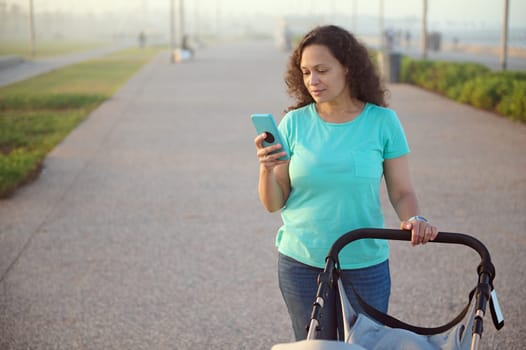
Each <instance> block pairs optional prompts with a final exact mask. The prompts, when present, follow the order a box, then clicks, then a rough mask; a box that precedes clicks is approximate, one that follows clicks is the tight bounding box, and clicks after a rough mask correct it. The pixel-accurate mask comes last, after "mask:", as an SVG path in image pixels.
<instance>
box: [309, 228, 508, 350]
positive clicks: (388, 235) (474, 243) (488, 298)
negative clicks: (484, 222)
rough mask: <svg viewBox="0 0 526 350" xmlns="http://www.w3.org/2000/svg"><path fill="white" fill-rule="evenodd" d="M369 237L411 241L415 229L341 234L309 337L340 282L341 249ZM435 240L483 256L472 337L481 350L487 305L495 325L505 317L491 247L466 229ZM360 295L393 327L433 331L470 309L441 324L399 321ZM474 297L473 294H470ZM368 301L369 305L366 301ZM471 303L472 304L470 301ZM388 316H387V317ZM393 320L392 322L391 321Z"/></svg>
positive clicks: (322, 280)
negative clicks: (496, 288)
mask: <svg viewBox="0 0 526 350" xmlns="http://www.w3.org/2000/svg"><path fill="white" fill-rule="evenodd" d="M366 238H376V239H387V240H398V241H410V240H411V232H410V231H404V230H393V229H375V228H364V229H358V230H354V231H350V232H348V233H346V234H344V235H343V236H342V237H340V238H339V239H338V240H337V241H336V242H335V243H334V244H333V245H332V247H331V249H330V251H329V254H328V256H327V258H326V264H325V268H324V271H323V272H321V273H320V274H319V276H318V290H317V295H316V299H315V301H314V303H313V308H312V313H311V319H310V324H309V326H308V335H307V341H312V340H316V337H317V333H318V331H319V330H320V329H321V328H320V327H321V324H320V316H321V311H322V309H323V307H324V305H325V301H326V300H327V297H328V294H329V291H330V289H331V288H335V285H336V283H334V282H335V280H336V278H335V276H336V274H337V273H338V271H339V258H338V255H339V253H340V251H341V250H342V249H343V248H344V247H345V246H346V245H347V244H349V243H351V242H353V241H356V240H359V239H366ZM431 242H433V243H449V244H461V245H465V246H468V247H470V248H472V249H474V250H475V251H476V252H477V253H478V254H479V256H480V258H481V262H480V264H479V266H478V268H477V273H478V276H479V278H478V283H477V286H476V287H475V289H474V291H473V292H474V293H475V308H476V311H475V317H474V320H473V327H472V339H471V350H477V349H478V348H479V343H480V339H481V336H482V331H483V318H484V315H485V313H486V306H487V304H488V302H489V304H490V311H491V314H492V319H493V323H494V325H495V327H496V328H497V329H501V328H502V327H503V326H504V319H503V317H502V312H501V310H500V306H499V304H498V300H497V296H496V293H495V291H494V289H493V280H494V278H495V267H494V266H493V263H492V262H491V257H490V254H489V251H488V249H487V248H486V247H485V246H484V244H482V242H480V241H479V240H478V239H476V238H474V237H472V236H470V235H467V234H462V233H451V232H440V233H439V234H438V235H437V237H436V239H435V240H434V241H431ZM358 299H359V301H360V303H361V305H362V306H363V307H365V309H366V310H368V313H369V310H371V311H373V312H372V314H371V313H369V316H372V317H374V318H375V319H378V318H380V319H381V321H379V322H383V323H384V324H386V325H387V326H389V327H392V328H402V329H406V330H408V331H411V332H415V333H417V334H426V331H428V333H427V334H431V333H430V332H431V331H437V330H441V331H443V330H444V329H447V328H451V327H452V326H454V325H455V324H457V323H459V321H460V319H462V317H463V316H464V315H465V311H466V310H467V307H466V309H465V310H464V311H463V312H461V314H460V315H459V316H458V317H457V318H455V320H453V321H452V322H450V323H448V324H447V325H445V326H442V327H439V328H420V327H415V326H412V325H408V324H405V323H403V322H402V321H399V320H397V319H395V318H393V317H391V316H389V315H385V314H383V313H382V312H380V311H378V310H375V309H374V308H373V307H372V306H369V305H368V304H367V303H365V302H364V301H363V300H360V299H361V298H360V297H359V296H358ZM470 299H471V298H470ZM364 303H365V305H364ZM468 306H469V305H468ZM383 316H385V317H383ZM388 323H390V324H388Z"/></svg>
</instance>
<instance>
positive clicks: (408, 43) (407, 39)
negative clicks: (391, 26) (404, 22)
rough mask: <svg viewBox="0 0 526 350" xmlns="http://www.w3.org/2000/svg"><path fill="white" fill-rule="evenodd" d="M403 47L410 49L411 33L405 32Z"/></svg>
mask: <svg viewBox="0 0 526 350" xmlns="http://www.w3.org/2000/svg"><path fill="white" fill-rule="evenodd" d="M405 47H407V48H410V47H411V31H409V30H407V31H406V32H405Z"/></svg>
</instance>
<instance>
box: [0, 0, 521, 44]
mask: <svg viewBox="0 0 526 350" xmlns="http://www.w3.org/2000/svg"><path fill="white" fill-rule="evenodd" d="M29 3H30V1H29V0H0V15H1V16H3V17H2V18H3V19H5V18H6V17H5V16H7V18H8V19H9V18H10V21H11V22H10V24H9V26H8V25H4V26H0V35H2V36H4V37H5V36H6V35H8V36H13V35H14V33H15V29H13V28H15V27H16V28H17V29H16V30H17V31H18V32H20V34H21V35H22V36H23V35H24V34H23V32H24V30H25V29H24V28H25V27H27V22H23V20H22V17H23V15H24V14H27V13H28V12H29V10H28V8H29ZM171 3H173V4H174V5H175V11H176V12H177V11H178V9H179V4H180V0H173V1H171V0H111V1H108V0H91V1H82V2H81V1H71V0H33V6H34V12H35V17H36V23H37V30H38V31H39V33H40V35H41V36H54V37H67V36H69V35H72V34H73V33H75V30H69V29H67V28H64V27H62V28H61V27H60V25H59V24H57V22H60V23H62V24H63V26H66V24H68V23H70V22H71V21H72V17H75V18H76V19H75V21H76V22H78V23H77V24H76V30H77V31H78V34H79V35H80V33H81V32H82V33H86V32H91V34H93V35H99V36H104V35H106V36H111V35H113V36H114V35H115V33H117V32H119V33H120V34H122V33H124V32H129V33H130V35H131V33H132V32H134V33H137V32H138V31H141V30H144V31H146V32H150V33H152V35H155V36H156V37H158V39H159V40H166V38H167V36H168V33H167V32H168V31H169V20H170V16H169V12H170V4H171ZM183 4H184V14H185V16H184V25H185V32H188V33H190V34H193V35H207V34H215V35H218V34H235V35H244V34H247V33H249V34H254V33H259V34H261V33H265V32H266V33H269V34H270V35H271V34H272V31H273V28H275V27H276V23H277V21H278V19H279V18H284V19H285V20H287V21H288V22H290V24H291V26H292V29H293V31H294V29H296V31H304V30H306V29H307V28H309V27H311V26H313V25H317V24H326V23H335V24H338V25H342V26H346V27H348V28H349V29H351V30H353V31H354V32H356V33H357V34H358V35H365V36H366V35H369V36H370V35H375V34H377V33H378V23H379V16H380V14H381V13H382V11H381V10H380V9H381V4H383V18H384V20H383V22H382V23H383V25H384V26H385V28H392V29H394V30H403V31H411V32H413V33H414V34H415V35H418V34H419V30H420V26H421V16H422V6H423V5H422V4H423V0H396V1H395V0H383V1H382V0H327V1H321V0H318V1H313V0H265V1H243V0H184V2H183ZM503 4H504V0H428V30H429V31H438V32H443V33H444V34H445V36H449V37H459V38H460V40H462V39H465V40H471V39H473V38H477V40H479V41H484V40H486V41H488V42H490V41H491V42H492V43H493V41H495V40H498V39H499V37H500V30H501V27H502V20H503V11H504V5H503ZM509 4H510V5H509V6H510V10H509V27H510V40H511V43H512V45H516V46H521V47H524V46H526V0H510V1H509ZM17 14H18V16H19V17H20V20H19V21H16V20H15V19H14V17H16V16H17ZM87 17H89V18H90V20H89V21H90V23H91V26H92V28H91V29H92V30H86V28H83V27H82V26H81V24H80V22H82V20H81V18H87ZM46 18H47V20H46ZM50 18H54V20H50ZM57 18H60V20H58V21H57V20H56V19H57ZM6 21H7V20H4V22H6ZM94 21H95V22H96V23H97V24H96V25H95V27H96V28H94V26H93V24H94ZM19 22H20V23H19ZM13 23H14V24H13ZM2 32H3V33H2ZM134 35H135V34H134ZM15 36H16V35H15Z"/></svg>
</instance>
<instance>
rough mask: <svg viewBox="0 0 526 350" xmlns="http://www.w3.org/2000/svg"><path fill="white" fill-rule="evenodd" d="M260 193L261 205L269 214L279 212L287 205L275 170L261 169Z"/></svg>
mask: <svg viewBox="0 0 526 350" xmlns="http://www.w3.org/2000/svg"><path fill="white" fill-rule="evenodd" d="M258 191H259V199H260V201H261V203H262V204H263V206H264V207H265V209H267V210H268V211H269V212H275V211H278V210H280V209H281V208H283V206H284V205H285V194H284V193H283V192H284V191H283V188H282V187H281V186H280V184H279V182H278V180H277V178H276V175H275V174H274V170H273V169H267V168H265V167H264V166H262V167H261V168H260V170H259V184H258Z"/></svg>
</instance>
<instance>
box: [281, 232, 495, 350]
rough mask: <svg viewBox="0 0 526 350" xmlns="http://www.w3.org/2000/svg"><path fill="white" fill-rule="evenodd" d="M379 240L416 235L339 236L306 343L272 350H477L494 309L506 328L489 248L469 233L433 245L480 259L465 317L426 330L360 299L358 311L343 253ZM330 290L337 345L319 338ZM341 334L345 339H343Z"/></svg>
mask: <svg viewBox="0 0 526 350" xmlns="http://www.w3.org/2000/svg"><path fill="white" fill-rule="evenodd" d="M364 238H377V239H388V240H398V241H410V240H411V232H410V231H402V230H391V229H359V230H355V231H351V232H348V233H346V234H345V235H343V236H342V237H340V238H339V239H338V240H337V241H336V242H335V243H334V244H333V246H332V247H331V249H330V251H329V255H328V256H327V258H326V264H325V269H324V271H323V272H321V273H320V274H319V276H318V292H317V295H316V299H315V301H314V303H313V309H312V314H311V321H310V325H309V327H308V335H307V339H306V340H303V341H298V342H295V343H288V344H277V345H275V346H273V347H272V350H439V349H440V350H468V349H471V350H477V349H478V347H479V343H480V339H481V336H482V330H483V329H482V328H483V327H482V325H483V318H484V315H485V313H486V306H487V303H488V302H489V307H490V311H491V315H492V319H493V323H494V325H495V327H496V328H497V329H499V330H500V329H501V328H502V327H503V326H504V319H503V316H502V312H501V310H500V306H499V304H498V300H497V295H496V292H495V290H494V288H493V279H494V277H495V268H494V266H493V264H492V262H491V257H490V254H489V252H488V250H487V248H486V247H485V246H484V244H482V243H481V242H480V241H479V240H477V239H476V238H474V237H471V236H469V235H466V234H461V233H449V232H440V233H439V234H438V236H437V238H436V239H435V240H434V241H432V242H433V243H451V244H461V245H465V246H468V247H470V248H472V249H474V250H475V251H476V252H477V253H478V254H479V255H480V258H481V262H480V265H479V266H478V269H477V272H478V283H477V285H476V287H475V288H474V289H473V290H472V291H471V293H470V294H469V302H468V304H467V305H466V307H465V308H464V309H463V310H462V312H460V314H459V315H458V316H457V317H456V318H455V319H454V320H452V321H451V322H449V323H448V324H446V325H444V326H441V327H436V328H423V327H417V326H413V325H409V324H406V323H404V322H402V321H400V320H398V319H396V318H394V317H392V316H390V315H387V314H384V313H382V312H380V311H378V310H376V309H374V308H373V307H372V306H370V305H368V304H367V303H366V302H365V301H364V300H362V299H361V298H360V296H359V295H358V294H357V299H358V302H359V304H360V306H361V308H362V309H363V310H364V311H365V313H359V312H356V311H355V310H354V309H353V307H352V305H351V303H350V302H349V300H348V298H347V296H346V293H345V291H344V289H343V285H342V282H341V280H340V279H339V260H338V259H339V258H338V255H339V253H340V251H341V250H342V249H343V248H344V247H345V246H346V245H347V244H349V243H351V242H353V241H356V240H359V239H364ZM331 288H336V295H337V296H336V297H337V298H339V300H340V302H339V303H337V304H338V308H340V310H339V313H338V314H339V315H341V319H339V320H338V321H339V322H340V323H341V325H340V327H339V329H342V330H343V331H342V332H338V340H337V341H334V340H321V339H316V337H317V333H318V331H319V330H320V329H321V328H320V327H323V324H322V323H323V322H322V321H323V320H320V318H321V317H320V316H321V311H322V309H323V306H324V304H325V302H326V300H327V297H328V295H329V291H330V289H331ZM340 333H341V334H340Z"/></svg>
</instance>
